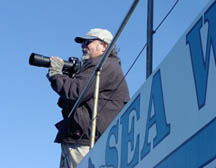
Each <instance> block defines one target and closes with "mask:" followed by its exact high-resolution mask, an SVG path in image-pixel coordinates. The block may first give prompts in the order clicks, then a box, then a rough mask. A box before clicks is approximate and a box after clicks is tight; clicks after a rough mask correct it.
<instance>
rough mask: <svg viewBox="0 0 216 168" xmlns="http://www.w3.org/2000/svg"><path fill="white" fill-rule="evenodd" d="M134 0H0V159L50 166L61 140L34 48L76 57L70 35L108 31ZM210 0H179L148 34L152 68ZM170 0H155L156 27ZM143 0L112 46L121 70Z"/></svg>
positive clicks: (137, 35) (137, 34)
mask: <svg viewBox="0 0 216 168" xmlns="http://www.w3.org/2000/svg"><path fill="white" fill-rule="evenodd" d="M132 2H133V1H130V0H124V1H123V0H119V1H116V0H109V1H108V0H106V1H105V0H79V1H72V0H63V1H59V0H37V1H29V0H19V1H17V0H1V2H0V55H1V57H0V58H1V66H0V74H1V84H0V86H1V87H0V93H1V96H0V105H1V112H0V132H1V136H0V137H1V138H0V167H5V168H12V167H17V168H55V167H58V166H59V159H60V146H59V145H58V144H55V143H53V141H54V138H55V135H56V133H57V131H56V129H55V127H54V124H55V123H56V122H58V121H59V120H61V113H60V109H59V107H58V106H57V104H56V103H57V100H58V95H57V94H56V93H55V92H54V91H53V90H52V89H51V87H50V84H49V82H48V80H47V78H46V73H47V69H46V68H39V67H33V66H30V65H29V63H28V59H29V55H30V54H31V53H32V52H35V53H40V54H43V55H46V56H53V55H55V56H60V57H62V58H63V59H65V60H67V59H68V57H70V56H75V57H78V58H80V56H81V48H80V45H79V44H76V43H75V42H74V38H75V37H76V36H77V35H84V34H85V33H86V32H87V31H88V30H89V29H91V28H96V27H100V28H106V29H109V30H110V31H111V32H112V33H113V34H114V35H115V33H116V31H117V30H118V27H119V26H120V24H121V22H122V20H123V18H124V17H125V15H126V13H127V12H128V10H129V8H130V6H131V4H132ZM208 2H210V0H180V1H179V3H178V4H177V6H176V8H175V9H174V11H173V12H172V13H171V14H170V16H169V17H168V18H167V20H166V21H165V22H164V24H163V25H162V26H161V27H160V29H159V30H158V31H157V33H156V34H155V35H154V51H153V54H154V58H153V59H154V64H153V66H154V68H155V67H156V66H158V65H159V64H160V63H161V61H162V60H163V59H164V58H165V57H166V54H167V53H168V52H169V50H170V49H171V48H172V47H173V46H174V44H175V43H176V41H177V40H178V39H179V38H180V36H181V35H182V33H184V31H185V29H186V28H187V27H188V26H189V24H190V23H191V22H192V21H193V19H195V18H196V16H197V15H198V13H199V12H200V11H201V10H202V9H203V7H204V6H206V4H207V3H208ZM174 3H175V0H160V1H156V0H155V8H154V27H156V26H157V25H158V24H159V22H160V21H161V20H162V19H163V17H164V16H165V15H166V13H167V12H168V10H169V9H170V8H171V7H172V5H173V4H174ZM146 13H147V1H146V0H142V1H140V2H139V4H138V6H137V8H136V9H135V11H134V13H133V15H132V17H131V18H130V20H129V22H128V24H127V25H126V27H125V29H124V30H123V32H122V34H121V36H120V38H119V40H118V41H117V46H118V47H119V48H120V52H119V57H120V59H121V61H122V68H123V71H124V73H126V72H127V70H128V69H129V67H130V66H131V64H132V62H133V60H134V59H135V58H136V56H137V55H138V53H139V52H140V50H141V49H142V47H143V46H144V44H145V42H146ZM145 54H146V51H144V52H143V53H142V55H141V57H140V58H139V59H138V61H137V63H136V64H135V66H134V67H133V69H132V70H131V71H130V73H129V74H128V76H127V77H126V80H127V82H128V86H129V90H130V95H131V96H133V94H134V93H135V92H136V91H137V90H138V89H139V87H140V86H141V85H142V84H143V83H144V82H145V80H146V79H145V78H146V72H145V69H146V61H145V59H146V58H145Z"/></svg>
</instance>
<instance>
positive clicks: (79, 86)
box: [47, 28, 129, 168]
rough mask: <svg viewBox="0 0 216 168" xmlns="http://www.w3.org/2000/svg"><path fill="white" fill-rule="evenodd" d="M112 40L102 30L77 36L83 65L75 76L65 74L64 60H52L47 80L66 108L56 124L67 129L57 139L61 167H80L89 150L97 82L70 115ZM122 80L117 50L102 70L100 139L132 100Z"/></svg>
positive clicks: (98, 126) (99, 104) (60, 103)
mask: <svg viewBox="0 0 216 168" xmlns="http://www.w3.org/2000/svg"><path fill="white" fill-rule="evenodd" d="M112 38H113V36H112V34H111V33H110V32H109V31H108V30H105V29H99V28H95V29H91V30H90V31H89V32H88V33H87V34H86V35H85V36H84V37H76V38H75V42H77V43H80V44H81V48H82V52H83V56H82V59H83V65H82V66H81V68H80V70H79V71H78V72H77V73H76V74H75V75H74V76H73V77H70V76H68V75H65V74H64V73H63V72H62V70H63V66H64V61H63V60H62V59H61V58H59V57H51V58H50V67H49V72H48V74H47V77H48V79H49V81H50V83H51V86H52V88H53V90H54V91H55V92H57V93H58V95H59V96H60V98H59V101H58V105H59V106H60V107H61V108H62V114H63V118H64V120H62V121H61V122H59V123H57V124H56V127H57V128H58V129H61V130H64V131H63V133H59V132H60V131H59V132H58V134H57V136H56V139H55V142H57V143H61V149H62V154H61V161H60V168H74V167H76V166H77V164H79V162H80V161H81V159H82V158H83V157H84V156H85V155H86V154H87V153H88V151H89V144H90V132H91V118H92V112H93V107H94V90H95V80H94V81H93V82H92V84H91V85H90V87H89V89H88V91H87V92H86V93H85V95H84V97H83V98H82V100H81V103H80V105H79V106H78V108H77V109H76V110H75V111H74V112H73V114H72V116H71V117H70V118H68V114H69V113H70V111H71V109H72V107H73V105H74V103H75V102H76V100H77V99H78V97H79V95H80V93H81V92H82V90H83V89H84V87H85V85H86V84H87V82H88V80H89V78H90V76H91V74H92V73H93V72H94V70H95V67H96V65H97V64H98V63H99V61H100V58H101V57H102V55H103V54H104V52H105V51H106V49H107V47H108V45H109V44H110V42H111V41H112ZM122 79H123V73H122V69H121V66H120V60H119V58H118V57H117V52H116V50H115V49H113V50H112V52H111V54H110V55H109V57H108V58H107V59H106V61H105V63H104V65H103V67H102V70H101V76H100V88H99V100H98V115H97V127H96V140H97V139H98V138H99V137H100V136H101V135H102V134H103V132H104V131H105V130H106V128H107V127H108V125H109V124H110V123H111V121H112V120H113V119H114V118H115V117H116V115H117V114H118V113H119V112H120V111H121V109H122V108H123V107H124V105H125V104H126V103H127V102H128V101H129V91H128V86H127V83H126V81H125V80H123V81H122ZM120 82H121V84H120ZM119 84H120V85H119Z"/></svg>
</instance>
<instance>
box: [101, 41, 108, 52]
mask: <svg viewBox="0 0 216 168" xmlns="http://www.w3.org/2000/svg"><path fill="white" fill-rule="evenodd" d="M103 46H104V48H103V50H102V51H103V52H105V51H106V49H107V47H108V44H107V43H104V45H103Z"/></svg>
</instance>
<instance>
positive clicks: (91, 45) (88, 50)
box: [82, 40, 108, 58]
mask: <svg viewBox="0 0 216 168" xmlns="http://www.w3.org/2000/svg"><path fill="white" fill-rule="evenodd" d="M107 46H108V45H107V44H105V43H103V42H101V41H100V40H86V41H85V42H84V43H82V51H83V56H84V57H85V56H88V57H90V58H95V57H98V56H100V55H102V54H103V53H104V52H105V50H106V48H107Z"/></svg>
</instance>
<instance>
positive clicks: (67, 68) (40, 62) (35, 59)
mask: <svg viewBox="0 0 216 168" xmlns="http://www.w3.org/2000/svg"><path fill="white" fill-rule="evenodd" d="M29 64H30V65H33V66H38V67H45V68H49V67H50V57H47V56H43V55H40V54H36V53H32V54H31V55H30V57H29ZM80 68H81V62H80V60H79V59H78V58H76V57H69V59H68V61H65V60H64V66H63V70H62V71H63V74H66V75H68V76H70V77H73V76H74V75H75V74H76V73H77V72H78V71H79V70H80Z"/></svg>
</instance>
